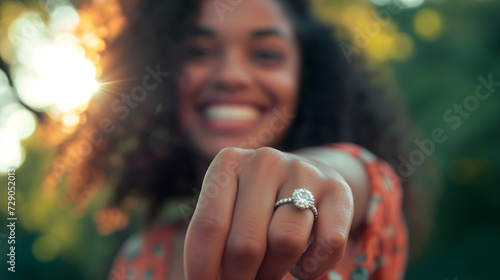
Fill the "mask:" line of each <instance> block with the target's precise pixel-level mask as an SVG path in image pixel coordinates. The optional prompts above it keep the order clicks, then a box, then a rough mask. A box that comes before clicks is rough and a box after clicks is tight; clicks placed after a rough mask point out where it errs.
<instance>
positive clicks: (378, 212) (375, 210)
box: [108, 143, 408, 280]
mask: <svg viewBox="0 0 500 280" xmlns="http://www.w3.org/2000/svg"><path fill="white" fill-rule="evenodd" d="M326 146H327V147H331V148H332V149H335V150H340V151H343V152H346V153H348V154H350V155H352V156H354V157H356V158H358V159H359V160H361V161H362V163H363V165H364V167H365V169H366V171H367V174H368V177H369V180H370V200H369V206H368V213H367V216H366V219H365V221H364V225H363V227H364V228H363V230H362V235H361V238H360V239H359V240H358V241H356V243H355V244H354V248H352V249H353V250H354V252H355V253H354V254H353V255H349V256H348V255H347V254H346V255H345V256H344V258H346V257H350V258H351V260H348V261H346V260H343V261H342V265H341V266H337V265H336V266H334V267H332V268H331V269H330V270H328V271H327V272H325V273H324V274H323V275H321V276H320V277H319V278H317V279H318V280H345V279H350V280H363V279H376V280H398V279H403V277H404V271H405V268H406V262H407V254H408V244H407V242H408V232H407V228H406V224H405V221H404V218H403V211H402V195H403V194H402V188H401V184H400V181H399V178H398V177H397V175H396V173H395V172H394V170H393V169H392V168H391V167H390V166H389V165H388V164H387V163H386V162H384V161H382V160H380V159H378V158H377V157H376V156H375V155H374V154H372V153H371V152H369V151H367V150H366V149H363V148H361V147H359V146H357V145H354V144H350V143H335V144H330V145H326ZM183 222H184V221H180V222H177V223H174V224H171V225H164V226H159V227H154V228H150V229H147V230H143V231H142V232H140V233H138V234H135V235H134V236H132V237H131V238H129V239H128V240H127V242H126V243H125V244H124V245H123V246H122V248H121V249H120V251H119V253H118V255H117V257H116V259H115V261H114V264H113V268H112V270H111V272H110V274H109V277H108V280H125V279H127V280H129V279H134V280H165V279H167V277H168V275H169V264H170V261H171V251H172V248H173V239H174V236H175V234H176V233H177V231H178V230H179V229H180V228H181V226H182V223H183ZM346 263H347V265H345V264H346ZM293 279H296V278H294V277H293V276H292V275H290V274H287V275H286V276H285V277H284V278H283V280H293ZM173 280H177V279H173Z"/></svg>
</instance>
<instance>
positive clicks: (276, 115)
mask: <svg viewBox="0 0 500 280" xmlns="http://www.w3.org/2000/svg"><path fill="white" fill-rule="evenodd" d="M139 3H140V5H139V8H135V7H134V8H130V7H125V8H124V10H125V11H128V14H126V16H127V17H128V18H129V20H130V24H129V26H128V27H127V28H126V29H125V31H124V33H123V34H122V35H121V37H119V38H118V39H116V40H115V41H113V42H110V44H109V48H108V49H107V54H106V55H105V56H104V60H103V63H104V67H105V68H104V71H103V73H104V75H103V76H104V79H105V80H106V81H104V83H102V89H103V90H104V91H107V92H109V93H110V94H109V95H99V96H96V97H95V98H93V100H92V101H91V104H90V105H89V110H88V111H87V112H86V119H87V122H86V123H85V124H84V125H82V127H81V128H80V129H79V130H78V131H77V132H76V133H75V134H74V136H73V137H72V138H71V139H70V140H69V141H68V142H67V143H66V144H65V146H64V147H63V148H62V150H61V154H60V155H59V158H58V159H56V161H55V162H58V160H60V159H64V158H66V157H67V156H68V154H70V153H71V151H73V150H74V148H75V147H77V146H78V145H79V143H81V142H82V141H88V139H87V138H88V137H87V136H86V135H89V131H95V129H96V128H98V127H99V126H100V124H101V123H102V121H103V120H107V122H108V123H112V124H113V127H114V129H113V131H111V132H110V133H106V134H102V135H101V137H100V139H101V141H99V142H96V143H94V145H93V146H92V149H91V151H90V152H89V153H88V155H87V156H85V157H82V159H81V160H80V161H79V162H77V163H76V164H73V166H72V167H73V168H74V169H73V170H72V172H71V173H70V174H69V176H70V178H71V179H72V182H73V184H72V188H71V192H70V196H69V198H70V199H73V200H75V201H77V202H81V201H83V202H85V201H87V197H85V194H87V193H88V190H89V189H92V188H93V187H95V186H98V185H99V184H102V182H103V181H107V182H109V183H111V184H112V185H114V186H115V189H114V194H115V196H114V199H113V201H111V202H110V209H113V211H121V213H122V215H126V211H128V210H130V208H131V206H130V205H131V203H129V202H130V199H129V198H131V197H134V196H137V195H140V196H142V197H145V198H146V199H147V200H148V202H149V206H150V208H149V209H150V212H149V215H148V221H149V222H158V224H156V225H154V226H153V225H150V224H147V225H145V228H144V230H142V231H141V232H140V233H138V234H136V235H135V236H134V237H132V238H131V239H130V240H129V241H128V242H127V243H126V244H125V245H124V247H123V248H122V250H121V251H120V253H119V254H118V256H117V258H116V261H115V264H114V268H113V269H112V271H111V273H110V278H111V279H125V277H126V275H134V276H135V277H139V278H138V279H142V278H146V279H148V277H150V278H151V279H183V278H187V279H218V277H221V279H281V278H282V277H286V278H287V279H291V277H292V276H291V275H294V276H295V277H298V278H300V279H327V277H329V279H348V278H356V277H369V276H371V277H373V279H401V278H402V275H403V274H404V269H405V265H406V255H407V232H406V226H405V223H404V219H403V213H402V191H403V189H402V187H401V184H400V182H399V179H398V178H397V175H396V174H395V172H394V171H393V169H392V168H391V167H390V165H389V164H387V163H386V162H388V163H390V164H392V166H395V165H396V163H397V157H398V155H400V154H406V149H407V146H406V142H405V138H404V135H406V136H407V135H408V133H407V131H404V130H403V128H402V122H401V119H402V117H403V116H402V115H401V113H400V110H398V108H397V107H396V106H395V105H397V104H392V103H391V102H389V101H388V96H387V92H385V91H383V90H382V89H375V88H371V87H369V86H367V84H366V82H367V81H366V79H367V75H366V74H367V73H366V72H365V71H362V70H361V69H358V68H357V66H356V65H357V62H356V63H352V64H349V63H348V62H347V61H346V60H345V58H344V57H343V55H342V51H341V49H340V48H339V47H338V44H336V42H335V40H334V38H333V33H332V30H331V29H330V28H329V27H327V26H326V25H324V24H323V23H321V22H320V21H319V20H317V19H316V18H315V16H314V15H313V14H312V12H311V9H310V6H309V2H308V1H305V0H303V1H301V0H288V1H285V0H280V1H275V0H258V1H257V0H256V1H243V2H241V4H240V5H239V6H237V7H236V8H234V10H233V11H232V12H231V13H225V14H224V20H221V19H220V15H219V14H218V12H217V10H216V9H214V8H213V5H212V1H194V0H182V1H181V0H176V1H174V0H172V1H155V0H144V1H140V2H139ZM138 11H139V12H138ZM125 58H126V59H125ZM151 69H156V72H159V73H164V75H163V77H162V79H161V80H158V81H157V82H158V83H157V86H155V87H154V88H153V87H148V88H147V89H148V93H147V95H141V98H139V99H140V100H139V101H138V100H137V99H136V98H135V97H134V94H136V93H137V92H135V91H134V89H137V87H138V86H140V85H141V83H142V84H144V81H145V80H147V79H149V78H150V77H151V76H152V75H153V74H151ZM127 77H134V78H133V79H127ZM115 80H119V81H120V82H115ZM144 87H145V88H146V86H144ZM142 97H144V98H142ZM134 100H135V101H134ZM117 102H118V103H120V102H121V103H123V104H127V105H128V107H127V109H128V110H127V114H124V113H123V112H122V114H117V112H116V110H113V109H111V110H110V108H113V104H116V103H117ZM86 137H87V138H86ZM86 139H87V140H86ZM339 142H350V143H343V144H340V143H339ZM151 143H153V144H151ZM154 143H157V144H158V143H161V144H158V145H157V144H154ZM362 147H363V148H362ZM369 151H371V152H369ZM372 152H373V153H372ZM54 172H55V173H56V174H57V175H56V176H61V173H60V172H59V173H57V170H56V171H54ZM409 183H410V181H409V180H407V181H405V185H408V184H409ZM301 188H304V189H306V190H307V191H309V192H308V194H309V193H310V195H309V198H311V201H313V202H314V205H309V207H307V208H311V209H302V208H306V207H298V208H297V207H295V206H294V204H293V203H285V204H283V205H281V204H277V205H276V202H277V201H280V200H281V201H287V202H291V201H288V200H287V199H290V198H293V196H292V194H293V193H294V191H296V190H297V189H301ZM193 192H194V193H196V194H199V195H197V196H195V197H193V195H192V193H193ZM182 197H185V198H187V199H188V200H193V201H197V203H195V204H194V205H193V207H192V211H189V213H183V214H184V218H186V220H187V221H190V222H189V224H188V225H187V224H185V223H183V222H182V220H181V219H180V217H179V221H177V222H175V223H173V224H168V223H162V222H161V221H155V218H157V217H158V214H159V211H160V209H161V208H162V207H163V206H164V203H167V202H168V203H174V205H175V203H178V201H180V199H181V198H182ZM313 197H314V200H312V198H313ZM282 199H283V200H282ZM278 206H279V207H278ZM117 209H118V210H117ZM315 209H316V211H315ZM302 210H307V211H302ZM309 210H313V211H309ZM316 216H317V219H316ZM118 220H120V221H121V222H120V224H119V226H118V225H117V226H116V227H115V229H116V228H120V227H123V226H124V223H123V219H118ZM98 221H99V225H100V226H101V228H105V230H103V231H105V232H106V233H109V231H111V230H112V228H113V224H112V223H108V221H106V220H101V219H99V218H98ZM110 228H111V229H110ZM288 272H290V273H288Z"/></svg>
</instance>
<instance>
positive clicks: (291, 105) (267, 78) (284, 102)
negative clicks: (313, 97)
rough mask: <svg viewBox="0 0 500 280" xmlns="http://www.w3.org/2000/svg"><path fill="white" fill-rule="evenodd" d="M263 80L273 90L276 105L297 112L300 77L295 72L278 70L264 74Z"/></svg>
mask: <svg viewBox="0 0 500 280" xmlns="http://www.w3.org/2000/svg"><path fill="white" fill-rule="evenodd" d="M262 79H263V82H264V83H265V84H266V85H267V87H268V88H269V89H270V90H271V91H272V92H273V94H274V96H275V98H276V106H277V107H284V108H285V109H287V111H293V112H295V108H296V105H297V102H298V86H299V83H298V78H297V75H295V73H294V72H278V73H274V74H273V75H263V76H262Z"/></svg>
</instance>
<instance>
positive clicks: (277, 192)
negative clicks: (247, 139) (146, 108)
mask: <svg viewBox="0 0 500 280" xmlns="http://www.w3.org/2000/svg"><path fill="white" fill-rule="evenodd" d="M298 188H306V189H307V190H309V191H310V192H311V193H312V194H313V195H314V198H315V206H316V207H317V210H318V217H317V220H316V221H315V220H314V214H313V211H311V209H303V210H301V209H298V208H296V207H295V206H294V205H293V204H284V205H282V206H279V207H278V208H276V209H275V207H274V205H275V203H276V201H278V200H280V199H282V198H287V197H291V196H292V193H293V191H294V190H295V189H298ZM353 214H354V202H353V194H352V190H351V188H350V186H349V185H348V184H347V183H346V180H344V178H343V177H342V176H341V175H340V174H339V172H337V171H336V170H335V169H334V168H332V167H331V166H327V165H325V164H321V163H319V162H315V161H312V160H310V159H308V158H305V157H304V156H300V155H297V154H291V153H285V152H281V151H278V150H276V149H272V148H260V149H257V150H246V149H239V148H225V149H223V150H222V151H220V152H219V153H218V155H217V156H216V157H215V159H214V160H213V161H212V163H211V165H210V167H209V168H208V170H207V173H206V175H205V178H204V181H203V185H202V189H201V193H200V197H199V200H198V204H197V206H196V209H195V212H194V214H193V217H192V219H191V222H190V225H189V228H188V231H187V235H186V243H185V250H184V254H185V255H184V263H185V274H186V277H187V279H188V280H198V279H207V280H210V279H213V280H216V279H223V280H225V279H239V280H245V279H252V280H253V279H266V280H270V279H281V278H282V277H283V276H284V275H285V274H286V273H287V272H289V271H290V272H291V273H292V274H293V275H294V276H296V277H298V278H300V279H316V278H317V277H319V276H320V275H321V274H323V273H324V272H325V271H327V270H328V269H330V268H332V267H333V266H334V264H335V263H336V262H338V261H339V259H341V258H342V256H343V255H344V251H345V248H346V244H347V238H348V236H349V232H350V228H351V224H352V222H353Z"/></svg>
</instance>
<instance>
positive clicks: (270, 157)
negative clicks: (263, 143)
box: [255, 147, 284, 170]
mask: <svg viewBox="0 0 500 280" xmlns="http://www.w3.org/2000/svg"><path fill="white" fill-rule="evenodd" d="M255 155H256V157H255V167H256V168H258V169H259V170H272V169H276V165H277V164H278V163H279V162H280V161H282V160H283V159H284V156H283V153H282V152H280V151H278V150H276V149H273V148H269V147H262V148H258V149H257V150H256V153H255Z"/></svg>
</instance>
